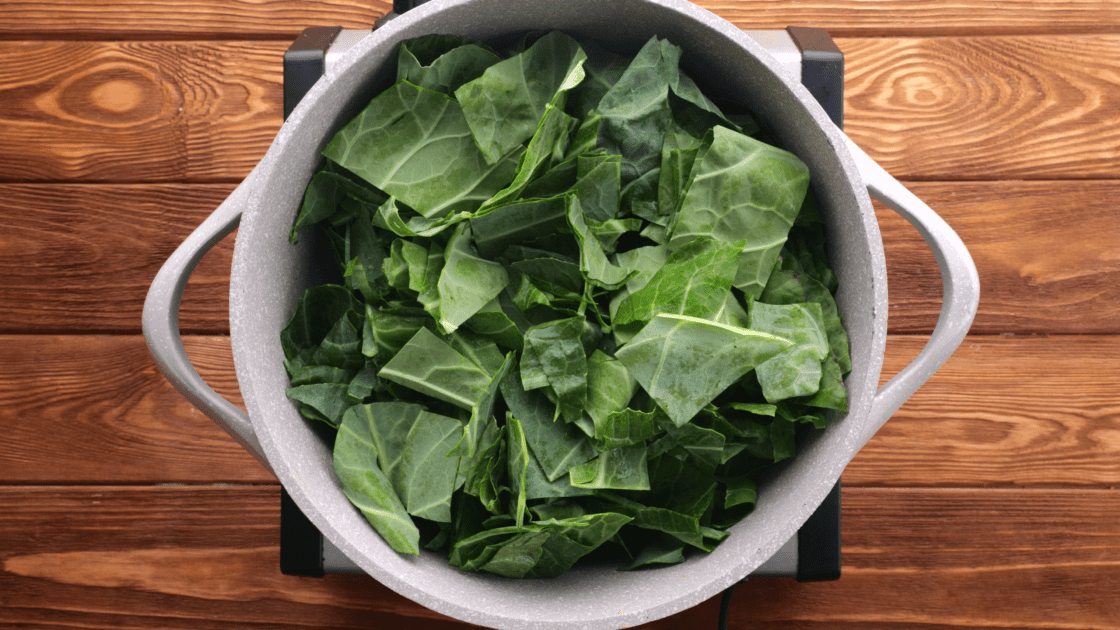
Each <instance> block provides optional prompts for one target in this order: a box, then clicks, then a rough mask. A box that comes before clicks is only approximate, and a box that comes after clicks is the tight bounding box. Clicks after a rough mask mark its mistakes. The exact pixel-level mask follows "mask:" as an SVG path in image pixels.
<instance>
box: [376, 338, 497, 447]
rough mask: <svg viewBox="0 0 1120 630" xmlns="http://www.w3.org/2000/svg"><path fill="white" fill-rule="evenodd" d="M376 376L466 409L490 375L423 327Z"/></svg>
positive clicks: (481, 392) (478, 396) (484, 388)
mask: <svg viewBox="0 0 1120 630" xmlns="http://www.w3.org/2000/svg"><path fill="white" fill-rule="evenodd" d="M378 376H380V377H381V378H383V379H386V380H389V381H392V382H394V383H397V384H399V385H403V386H405V387H408V388H409V389H412V390H415V391H417V392H420V393H422V394H426V395H428V396H432V397H433V398H438V399H440V400H443V401H446V402H449V403H451V404H453V405H456V406H458V407H461V408H463V409H466V410H468V411H470V410H471V409H473V408H474V406H475V405H476V404H477V403H478V401H479V400H480V399H481V398H482V397H483V396H484V395H485V394H486V391H487V389H488V387H489V386H490V382H491V380H492V378H493V375H492V374H489V373H487V372H486V371H485V370H483V369H482V368H481V367H479V366H478V365H476V364H475V363H474V362H472V361H471V360H470V359H467V358H466V357H464V356H463V355H462V354H459V352H457V351H456V350H455V349H454V348H452V347H451V346H450V345H448V344H447V342H445V341H443V340H442V339H440V338H439V337H437V336H435V335H434V334H433V333H432V332H431V331H429V330H428V329H427V328H421V329H420V330H418V331H416V334H415V335H413V336H412V339H410V340H409V341H408V343H406V344H405V345H404V347H403V348H401V351H400V352H398V353H397V354H396V355H395V356H394V357H393V358H392V359H390V360H389V362H388V363H386V364H385V366H384V367H382V368H381V371H380V372H379V373H378ZM448 450H450V449H448Z"/></svg>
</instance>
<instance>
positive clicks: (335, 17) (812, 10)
mask: <svg viewBox="0 0 1120 630" xmlns="http://www.w3.org/2000/svg"><path fill="white" fill-rule="evenodd" d="M696 4H698V5H700V6H702V7H704V8H705V9H708V10H709V11H712V12H714V13H715V14H717V15H719V16H720V17H723V18H724V19H726V20H728V21H730V22H732V23H733V24H735V25H737V26H740V27H742V28H785V27H786V26H789V25H802V26H818V27H822V28H827V29H828V30H829V31H830V32H831V33H833V35H834V36H835V35H843V36H850V35H869V36H884V35H894V36H898V35H950V34H952V35H997V34H1002V35H1007V34H1018V33H1028V32H1029V33H1035V34H1039V33H1050V34H1057V33H1107V32H1115V28H1116V27H1117V25H1120V11H1118V10H1117V8H1116V5H1115V4H1114V3H1111V2H1104V1H1100V0H1078V1H1070V2H1065V1H1063V2H1057V1H1053V0H1050V1H1045V0H1017V1H1003V0H957V1H955V2H951V3H943V2H939V3H930V2H923V1H922V0H905V1H896V2H890V3H884V2H876V1H873V0H836V1H830V2H823V1H820V0H814V1H811V2H798V3H790V2H780V1H778V0H767V1H763V2H752V3H751V4H750V5H749V6H744V5H743V3H741V2H732V1H730V0H699V1H698V2H696ZM391 8H392V3H391V2H388V0H368V1H367V0H315V1H314V2H295V1H293V0H274V1H271V2H268V3H264V2H259V1H253V0H236V1H229V0H225V1H218V0H190V1H182V2H180V1H176V2H149V3H143V2H134V1H123V0H114V1H112V2H106V3H102V4H101V5H98V6H96V7H95V6H91V5H87V4H82V3H73V2H65V1H63V0H36V1H31V0H20V1H13V2H6V3H4V4H3V5H0V37H6V38H16V37H19V38H24V39H44V38H63V37H65V38H85V39H93V38H98V39H121V38H134V39H135V38H144V39H180V38H187V37H194V38H200V37H214V36H215V35H218V36H225V37H234V38H237V37H244V36H245V35H246V34H252V35H254V36H257V37H276V38H287V39H290V38H294V37H295V35H296V34H298V33H299V32H300V30H302V29H303V28H304V27H307V26H343V27H346V28H369V26H370V25H371V24H372V23H373V21H374V20H375V19H376V18H377V17H379V16H381V15H384V14H385V13H387V12H388V11H389V10H390V9H391Z"/></svg>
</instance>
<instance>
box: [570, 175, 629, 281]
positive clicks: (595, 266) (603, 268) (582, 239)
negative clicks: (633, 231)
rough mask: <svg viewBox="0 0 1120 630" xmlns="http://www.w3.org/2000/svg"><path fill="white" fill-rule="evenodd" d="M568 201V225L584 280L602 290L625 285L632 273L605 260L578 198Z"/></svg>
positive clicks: (601, 247) (605, 256)
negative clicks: (573, 235)
mask: <svg viewBox="0 0 1120 630" xmlns="http://www.w3.org/2000/svg"><path fill="white" fill-rule="evenodd" d="M568 199H569V204H568V225H569V226H571V228H572V231H573V232H574V233H575V235H576V239H578V241H579V248H580V260H579V268H580V271H581V272H582V273H583V277H584V279H586V280H587V282H588V283H589V284H593V285H595V286H597V287H601V288H603V289H609V290H614V289H617V288H618V287H620V286H622V285H623V284H625V283H626V281H627V280H629V279H630V277H631V276H632V275H634V273H633V272H631V271H627V270H626V269H622V268H621V267H618V266H617V265H615V264H614V263H612V262H611V261H610V260H609V259H608V258H607V254H606V252H605V251H603V245H602V243H600V242H599V237H597V236H595V233H594V232H592V231H591V229H590V228H589V227H587V221H586V220H585V219H584V216H583V208H582V207H581V206H580V204H579V198H578V197H575V196H571V197H569V198H568Z"/></svg>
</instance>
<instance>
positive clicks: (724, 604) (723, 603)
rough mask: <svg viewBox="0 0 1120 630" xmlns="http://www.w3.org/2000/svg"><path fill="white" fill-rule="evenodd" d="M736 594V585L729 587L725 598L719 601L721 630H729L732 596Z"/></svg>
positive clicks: (725, 592)
mask: <svg viewBox="0 0 1120 630" xmlns="http://www.w3.org/2000/svg"><path fill="white" fill-rule="evenodd" d="M743 581H744V582H745V581H746V580H743ZM734 593H735V585H734V584H732V585H731V586H729V587H727V590H726V591H724V592H723V597H721V598H720V600H719V630H727V611H728V610H730V609H731V596H732V595H733V594H734Z"/></svg>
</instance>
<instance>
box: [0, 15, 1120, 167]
mask: <svg viewBox="0 0 1120 630" xmlns="http://www.w3.org/2000/svg"><path fill="white" fill-rule="evenodd" d="M837 43H838V44H839V45H840V47H841V49H842V50H843V51H844V53H845V55H846V58H847V62H846V64H847V75H846V91H847V96H846V119H845V120H846V123H845V124H846V129H847V130H848V132H849V133H850V134H851V136H852V138H853V139H855V140H856V141H857V142H858V143H859V144H860V145H861V146H863V147H864V148H865V149H866V150H867V151H868V152H869V154H871V156H872V157H874V158H876V159H878V160H879V161H880V162H881V163H882V164H883V165H884V166H885V167H886V168H887V170H888V171H890V172H891V173H893V174H894V175H895V176H897V177H900V178H904V179H924V180H936V179H940V180H960V179H969V180H992V179H1069V178H1073V179H1082V178H1112V179H1115V178H1120V166H1118V165H1120V159H1118V158H1120V148H1118V147H1120V123H1118V122H1117V119H1116V117H1115V116H1114V115H1113V112H1112V110H1111V109H1110V108H1109V104H1111V103H1115V102H1117V101H1118V100H1120V77H1117V75H1116V73H1115V71H1114V68H1115V67H1116V66H1117V65H1118V64H1120V36H1117V35H1099V36H1021V37H1019V36H1016V37H985V38H976V39H970V38H962V37H938V38H921V39H918V38H838V40H837ZM285 48H286V44H285V43H284V42H272V41H198V42H111V43H109V42H0V77H3V79H0V98H2V99H4V100H5V102H9V103H12V104H13V105H12V106H11V107H9V108H5V110H4V111H3V112H0V173H3V178H4V180H6V181H57V180H82V181H91V180H93V181H118V182H119V181H125V182H137V181H239V180H240V179H241V178H243V177H244V176H245V175H246V174H247V173H248V171H249V170H250V169H251V168H252V166H253V165H254V164H256V163H257V161H258V160H259V159H260V157H261V156H262V155H263V154H264V152H265V150H266V149H267V147H268V145H269V143H270V142H271V140H272V138H273V137H274V136H275V134H276V131H277V129H279V127H280V122H281V116H282V112H281V103H282V97H281V85H280V83H281V74H282V73H281V59H282V54H283V50H284V49H285ZM977 112H985V115H982V116H978V115H977Z"/></svg>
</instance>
